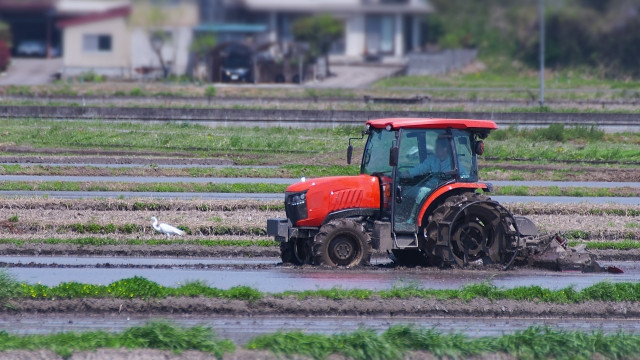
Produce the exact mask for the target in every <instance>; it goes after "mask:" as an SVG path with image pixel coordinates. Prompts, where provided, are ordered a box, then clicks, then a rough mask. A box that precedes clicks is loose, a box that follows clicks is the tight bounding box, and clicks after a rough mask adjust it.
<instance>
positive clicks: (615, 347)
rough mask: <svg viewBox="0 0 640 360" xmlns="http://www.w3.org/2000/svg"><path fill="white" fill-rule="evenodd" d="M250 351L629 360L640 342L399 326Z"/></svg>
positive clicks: (296, 334)
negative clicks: (472, 333) (485, 334)
mask: <svg viewBox="0 0 640 360" xmlns="http://www.w3.org/2000/svg"><path fill="white" fill-rule="evenodd" d="M247 348H248V349H258V350H271V351H272V352H274V353H277V354H281V355H284V356H286V357H293V356H294V355H302V356H308V357H310V358H313V359H326V358H327V357H328V356H329V355H331V354H334V353H335V354H341V355H343V356H345V357H347V358H349V359H355V360H360V359H363V360H365V359H376V360H392V359H393V360H395V359H402V358H403V356H404V354H405V353H406V352H408V351H425V352H430V353H431V354H433V355H434V356H436V357H438V358H452V359H458V358H467V357H472V356H482V355H487V354H493V353H502V354H508V355H510V356H511V357H514V358H518V359H593V358H599V357H601V356H604V357H605V358H627V357H635V356H637V354H638V351H640V336H637V335H628V334H623V333H617V334H610V335H605V334H604V333H602V332H591V333H586V332H582V331H558V330H552V329H550V328H543V327H532V328H529V329H526V330H522V331H516V332H515V333H514V334H506V335H502V336H500V337H480V338H469V337H466V336H464V335H461V334H447V335H445V334H441V333H439V332H437V331H436V330H434V329H419V328H415V327H412V326H406V325H399V326H392V327H390V328H389V329H388V330H387V331H385V332H384V333H382V334H377V333H376V332H375V331H373V330H367V329H359V330H356V331H354V332H351V333H340V334H334V335H320V334H307V333H304V332H301V331H293V332H277V333H275V334H270V335H263V336H259V337H257V338H255V339H253V340H252V341H250V342H249V344H247Z"/></svg>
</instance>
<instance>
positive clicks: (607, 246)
mask: <svg viewBox="0 0 640 360" xmlns="http://www.w3.org/2000/svg"><path fill="white" fill-rule="evenodd" d="M582 239H583V238H582ZM581 244H585V245H586V246H587V250H634V249H640V241H637V240H621V241H588V242H581V241H569V246H577V245H581Z"/></svg>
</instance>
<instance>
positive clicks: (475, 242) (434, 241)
mask: <svg viewBox="0 0 640 360" xmlns="http://www.w3.org/2000/svg"><path fill="white" fill-rule="evenodd" d="M424 235H425V237H426V238H427V241H428V242H429V243H430V244H431V247H432V248H433V251H432V254H433V255H434V256H437V257H441V258H442V259H443V260H444V261H445V262H454V263H455V264H456V265H458V266H460V267H465V266H467V265H470V264H474V265H488V264H500V265H502V266H503V267H504V268H508V267H509V266H510V265H511V263H512V262H513V260H514V259H515V257H516V255H517V252H518V240H519V238H518V231H517V229H516V225H515V220H514V218H513V216H512V215H511V213H510V212H509V211H508V210H506V209H505V208H504V207H503V206H501V205H500V204H498V203H497V202H495V201H491V199H490V198H488V197H486V196H483V195H479V194H464V195H459V196H452V197H450V198H449V199H447V200H446V201H445V202H444V203H443V204H442V205H440V206H439V207H438V208H436V210H435V211H434V212H433V214H432V215H431V216H430V218H429V224H428V225H427V227H426V228H425V232H424Z"/></svg>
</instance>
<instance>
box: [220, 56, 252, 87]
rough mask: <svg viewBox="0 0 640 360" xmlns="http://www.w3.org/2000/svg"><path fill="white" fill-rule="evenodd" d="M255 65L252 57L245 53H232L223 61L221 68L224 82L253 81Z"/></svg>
mask: <svg viewBox="0 0 640 360" xmlns="http://www.w3.org/2000/svg"><path fill="white" fill-rule="evenodd" d="M252 69H253V64H252V62H251V55H250V54H245V53H230V54H229V55H228V56H227V57H226V58H225V59H224V60H223V61H222V67H221V68H220V72H221V73H222V74H221V78H222V81H223V82H230V81H238V82H240V81H244V82H252V81H253V71H252Z"/></svg>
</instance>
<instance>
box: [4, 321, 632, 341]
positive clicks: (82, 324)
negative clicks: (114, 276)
mask: <svg viewBox="0 0 640 360" xmlns="http://www.w3.org/2000/svg"><path fill="white" fill-rule="evenodd" d="M151 320H168V321H170V322H172V323H175V324H178V325H181V326H196V325H202V326H207V327H211V328H212V329H214V331H215V332H216V333H217V334H218V335H220V336H221V337H222V338H228V339H231V340H234V341H235V342H236V343H238V344H246V343H247V342H248V341H249V340H250V339H251V338H253V337H256V336H258V335H261V334H268V333H274V332H276V331H278V330H285V331H293V330H301V331H305V332H308V333H322V334H332V333H339V332H350V331H353V330H355V329H358V328H367V329H372V330H375V331H378V332H382V331H385V330H387V329H388V328H389V327H390V326H393V325H402V324H411V325H415V326H418V327H422V328H428V329H431V328H433V329H435V330H437V331H439V332H442V333H462V334H465V335H467V336H472V337H481V336H500V335H502V334H504V333H512V332H514V331H517V330H523V329H526V328H528V327H531V326H549V327H552V328H556V329H562V330H584V331H589V332H591V331H598V330H601V331H603V332H605V333H616V332H620V331H624V332H625V333H640V322H638V321H637V320H620V319H615V320H607V319H589V320H579V319H530V318H497V319H496V318H411V317H392V318H389V317H355V316H340V317H331V316H328V317H287V316H277V317H272V316H252V317H245V316H233V317H231V316H207V317H203V316H197V317H196V316H168V317H167V316H162V317H158V316H127V315H117V314H113V315H105V316H100V315H98V316H78V315H77V314H68V315H38V316H34V315H21V316H19V317H17V316H8V315H3V316H2V317H0V328H1V329H7V331H8V332H9V333H12V334H47V333H54V332H66V331H92V330H104V331H112V332H121V331H123V330H125V329H127V328H129V327H132V326H139V325H143V324H144V323H146V322H148V321H151Z"/></svg>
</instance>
